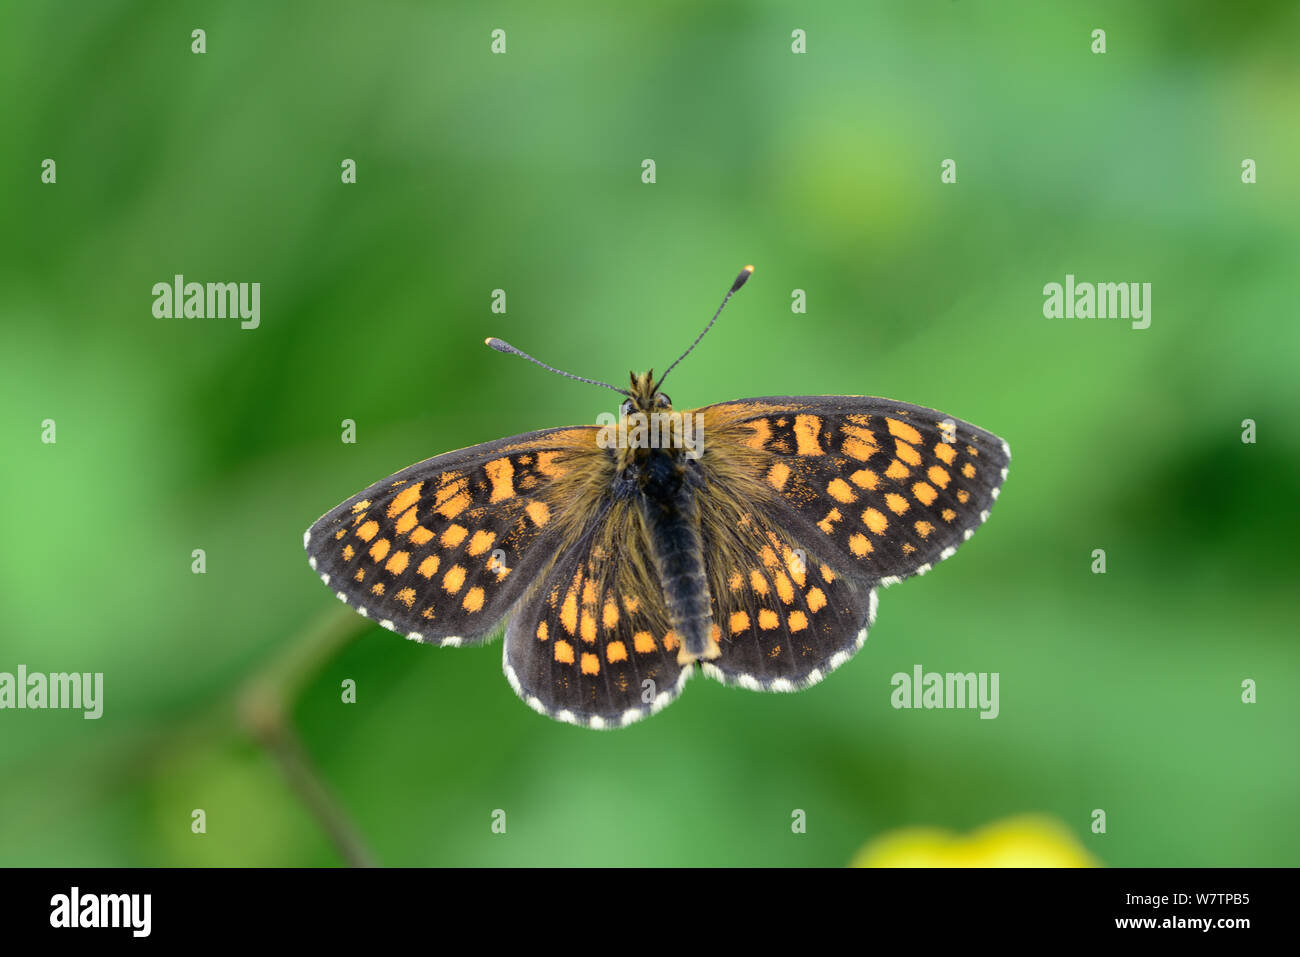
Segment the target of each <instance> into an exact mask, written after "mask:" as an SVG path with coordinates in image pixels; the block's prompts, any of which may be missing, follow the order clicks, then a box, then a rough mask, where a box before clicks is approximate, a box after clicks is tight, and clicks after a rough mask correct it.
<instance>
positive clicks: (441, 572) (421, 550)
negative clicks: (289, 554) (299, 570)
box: [304, 426, 612, 644]
mask: <svg viewBox="0 0 1300 957" xmlns="http://www.w3.org/2000/svg"><path fill="white" fill-rule="evenodd" d="M610 468H612V465H610V463H609V456H608V454H607V452H606V451H605V450H603V449H600V448H599V447H598V446H597V445H596V429H595V427H593V426H577V427H572V428H563V429H548V430H544V431H541V432H532V433H528V434H526V435H520V436H515V437H513V438H508V439H501V440H499V441H496V442H489V443H486V444H484V445H478V446H473V447H472V448H468V449H461V450H460V451H457V452H449V453H447V454H445V455H439V456H437V457H435V458H432V459H428V460H427V461H424V462H420V463H417V464H416V465H412V466H410V467H409V468H406V469H403V470H402V471H400V472H398V473H396V474H395V475H391V476H389V477H388V478H386V479H383V480H381V481H379V482H377V483H375V484H374V485H372V486H370V487H369V488H367V489H365V490H364V491H362V492H359V493H357V494H356V495H354V496H352V497H351V498H349V499H348V500H347V501H345V502H343V503H341V504H340V505H338V506H337V507H335V508H333V509H331V510H330V511H328V512H326V513H325V514H324V515H323V516H321V518H320V519H319V520H317V521H316V522H315V523H314V524H313V525H312V526H311V528H309V529H308V530H307V534H306V535H305V536H304V543H305V547H306V549H307V553H308V555H309V556H310V559H311V564H312V567H313V568H314V569H315V570H316V572H317V574H318V575H320V577H321V579H322V580H323V581H324V582H325V584H326V585H328V586H329V587H330V588H331V589H332V590H333V591H334V592H335V593H336V595H337V596H338V597H339V598H340V599H341V600H343V601H345V602H346V603H347V604H348V605H350V606H352V607H353V608H355V609H356V610H357V611H358V612H360V613H361V614H362V615H365V616H367V617H369V618H372V619H374V620H375V621H376V622H378V623H379V624H381V625H382V626H383V627H385V628H387V629H389V630H390V631H394V632H397V633H398V634H402V635H405V636H406V637H408V638H412V639H414V640H418V641H426V642H431V643H441V644H460V643H462V642H472V641H478V640H482V639H484V638H486V637H488V636H490V635H491V634H492V632H493V630H494V629H495V628H496V626H497V625H499V624H500V621H501V619H502V618H503V617H504V616H505V614H506V613H507V612H508V611H509V610H510V608H511V606H513V605H514V604H515V602H516V601H518V599H519V598H520V596H521V595H522V594H523V593H524V591H525V590H526V589H527V587H528V585H529V584H531V583H532V581H533V580H534V579H535V578H536V577H537V576H538V575H539V574H541V572H542V571H543V569H544V568H545V567H546V566H547V565H548V564H550V562H552V561H553V560H554V558H555V553H556V551H557V550H558V549H559V548H561V547H563V543H564V541H565V539H566V535H567V534H568V531H569V530H570V529H571V528H572V527H573V526H574V524H575V523H576V522H579V521H581V516H576V515H573V514H569V510H570V509H571V508H573V507H575V506H578V505H581V503H583V502H584V501H586V500H587V498H588V494H589V491H590V490H592V489H597V490H598V489H600V488H601V487H602V485H603V487H605V488H608V482H609V475H608V470H609V469H610Z"/></svg>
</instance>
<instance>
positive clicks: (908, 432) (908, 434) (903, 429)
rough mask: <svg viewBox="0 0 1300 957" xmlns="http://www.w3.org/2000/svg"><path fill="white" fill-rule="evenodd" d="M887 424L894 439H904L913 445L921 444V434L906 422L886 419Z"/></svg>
mask: <svg viewBox="0 0 1300 957" xmlns="http://www.w3.org/2000/svg"><path fill="white" fill-rule="evenodd" d="M885 424H886V425H888V426H889V434H890V435H892V436H894V438H896V439H902V440H903V441H904V442H911V443H912V444H913V445H919V444H920V442H921V433H920V432H918V431H916V429H914V428H913V427H912V426H910V425H908V424H907V423H906V422H899V421H898V420H897V419H885Z"/></svg>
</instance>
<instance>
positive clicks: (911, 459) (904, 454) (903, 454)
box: [894, 439, 921, 465]
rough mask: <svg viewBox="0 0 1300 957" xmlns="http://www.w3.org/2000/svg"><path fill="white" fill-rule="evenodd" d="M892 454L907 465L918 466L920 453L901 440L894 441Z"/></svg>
mask: <svg viewBox="0 0 1300 957" xmlns="http://www.w3.org/2000/svg"><path fill="white" fill-rule="evenodd" d="M894 454H895V455H897V456H898V457H899V458H900V459H902V460H903V461H904V462H906V463H907V464H908V465H920V464H921V453H920V452H918V451H917V450H916V449H914V448H913V447H912V446H910V445H908V444H907V443H906V442H904V441H903V440H902V439H894Z"/></svg>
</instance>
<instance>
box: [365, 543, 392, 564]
mask: <svg viewBox="0 0 1300 957" xmlns="http://www.w3.org/2000/svg"><path fill="white" fill-rule="evenodd" d="M390 547H391V546H390V545H389V544H388V539H386V538H381V539H380V540H379V541H377V542H375V544H373V545H371V546H370V560H371V561H373V562H382V561H383V560H384V556H385V555H387V554H388V549H389V548H390Z"/></svg>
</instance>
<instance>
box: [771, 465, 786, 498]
mask: <svg viewBox="0 0 1300 957" xmlns="http://www.w3.org/2000/svg"><path fill="white" fill-rule="evenodd" d="M788 481H790V466H788V465H786V464H785V463H784V462H775V463H773V465H772V467H771V468H770V469H768V470H767V484H768V485H770V486H772V488H774V489H776V490H777V491H778V492H779V491H781V490H782V489H784V488H785V483H786V482H788Z"/></svg>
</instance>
